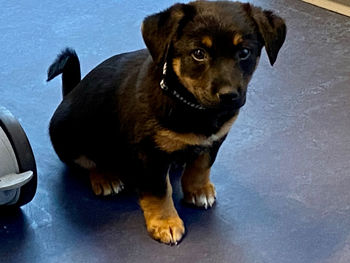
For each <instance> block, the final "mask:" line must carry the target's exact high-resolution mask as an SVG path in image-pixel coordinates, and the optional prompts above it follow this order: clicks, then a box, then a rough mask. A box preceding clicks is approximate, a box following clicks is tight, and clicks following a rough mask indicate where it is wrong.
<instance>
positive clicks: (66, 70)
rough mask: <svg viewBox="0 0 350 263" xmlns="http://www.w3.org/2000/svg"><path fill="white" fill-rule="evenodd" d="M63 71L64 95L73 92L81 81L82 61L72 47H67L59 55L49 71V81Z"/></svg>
mask: <svg viewBox="0 0 350 263" xmlns="http://www.w3.org/2000/svg"><path fill="white" fill-rule="evenodd" d="M61 73H62V93H63V97H64V96H66V95H67V94H68V93H69V92H71V91H72V90H73V89H74V87H75V86H76V85H77V84H78V83H79V82H80V80H81V74H80V63H79V58H78V56H77V54H76V53H75V51H74V50H73V49H71V48H65V49H64V50H62V52H61V53H60V54H59V55H58V56H57V58H56V60H55V61H54V62H53V63H52V65H51V66H50V67H49V69H48V71H47V81H50V80H52V79H53V78H55V77H56V76H58V75H59V74H61Z"/></svg>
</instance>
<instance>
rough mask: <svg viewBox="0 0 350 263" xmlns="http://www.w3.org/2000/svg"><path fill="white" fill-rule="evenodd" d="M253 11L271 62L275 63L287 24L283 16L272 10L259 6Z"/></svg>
mask: <svg viewBox="0 0 350 263" xmlns="http://www.w3.org/2000/svg"><path fill="white" fill-rule="evenodd" d="M251 11H252V13H251V15H252V17H253V19H254V20H255V22H256V24H257V25H258V28H259V33H260V35H261V37H262V39H263V41H264V45H265V49H266V52H267V55H268V57H269V60H270V64H271V65H273V64H274V63H275V61H276V59H277V54H278V51H279V50H280V48H281V47H282V45H283V43H284V40H285V38H286V33H287V27H286V24H285V23H284V20H283V19H282V18H281V17H279V16H277V15H275V14H274V13H272V12H271V11H265V10H262V9H261V8H257V7H253V9H252V10H251Z"/></svg>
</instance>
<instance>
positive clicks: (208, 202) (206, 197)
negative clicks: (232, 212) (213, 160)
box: [181, 153, 216, 209]
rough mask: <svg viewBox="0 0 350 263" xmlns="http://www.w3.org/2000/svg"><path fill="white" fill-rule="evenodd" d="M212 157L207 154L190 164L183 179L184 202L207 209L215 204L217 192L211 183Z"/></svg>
mask: <svg viewBox="0 0 350 263" xmlns="http://www.w3.org/2000/svg"><path fill="white" fill-rule="evenodd" d="M209 163H210V156H209V154H208V153H205V154H203V155H201V156H199V157H198V159H197V160H195V161H194V162H193V163H191V164H188V165H187V166H186V168H185V171H184V174H183V175H182V178H181V184H182V189H183V193H184V200H185V201H186V202H187V203H190V204H194V205H196V206H199V207H204V208H205V209H207V208H208V207H211V206H212V205H213V204H214V202H215V196H216V191H215V187H214V185H213V184H212V183H211V182H210V179H209V176H210V167H209Z"/></svg>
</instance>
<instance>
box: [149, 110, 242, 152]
mask: <svg viewBox="0 0 350 263" xmlns="http://www.w3.org/2000/svg"><path fill="white" fill-rule="evenodd" d="M237 116H238V115H236V116H234V117H232V118H231V119H229V120H228V121H227V122H225V123H224V124H223V125H222V126H221V128H220V129H219V131H218V132H216V133H215V134H212V135H210V136H205V135H202V134H196V133H179V132H176V131H173V130H170V129H164V128H163V129H159V130H158V131H157V132H156V134H155V136H154V141H155V144H156V146H157V148H159V149H160V150H162V151H165V152H167V153H173V152H176V151H181V150H184V149H185V148H187V147H189V146H200V147H211V146H212V145H213V143H214V142H216V141H218V140H220V139H222V138H223V137H224V136H226V135H227V133H228V132H229V130H230V128H231V126H232V124H233V123H234V121H235V120H236V119H237Z"/></svg>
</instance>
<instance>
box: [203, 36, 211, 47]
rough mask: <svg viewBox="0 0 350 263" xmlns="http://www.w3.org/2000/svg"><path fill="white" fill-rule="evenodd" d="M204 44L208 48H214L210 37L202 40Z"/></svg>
mask: <svg viewBox="0 0 350 263" xmlns="http://www.w3.org/2000/svg"><path fill="white" fill-rule="evenodd" d="M202 43H203V44H204V45H206V46H207V47H208V48H211V47H212V46H213V40H212V39H211V38H210V37H209V36H205V37H203V38H202Z"/></svg>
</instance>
